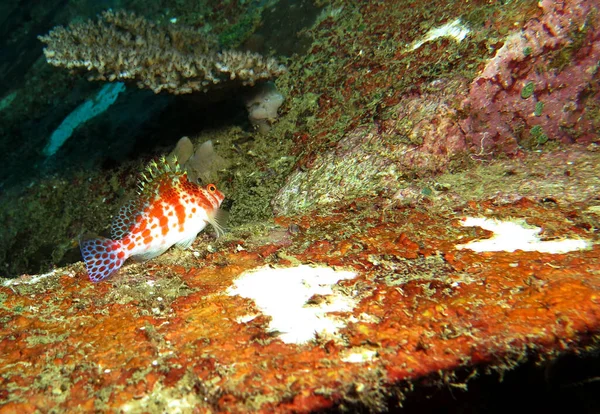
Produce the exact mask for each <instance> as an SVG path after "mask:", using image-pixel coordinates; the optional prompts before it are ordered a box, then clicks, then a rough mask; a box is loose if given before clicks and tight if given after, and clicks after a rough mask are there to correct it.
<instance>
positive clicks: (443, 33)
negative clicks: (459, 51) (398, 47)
mask: <svg viewBox="0 0 600 414" xmlns="http://www.w3.org/2000/svg"><path fill="white" fill-rule="evenodd" d="M469 33H470V30H469V28H468V27H466V26H465V25H464V24H463V23H462V22H461V21H460V19H456V20H454V21H452V22H450V23H446V24H445V25H443V26H440V27H435V28H433V29H431V30H429V31H428V32H427V33H426V34H425V37H424V38H423V39H421V40H419V41H416V42H413V43H412V45H411V46H410V49H412V50H417V49H418V48H420V47H421V46H422V45H423V44H424V43H427V42H431V41H432V40H435V39H439V38H440V37H449V38H451V39H454V40H456V41H457V42H462V41H463V40H464V39H465V37H467V35H468V34H469Z"/></svg>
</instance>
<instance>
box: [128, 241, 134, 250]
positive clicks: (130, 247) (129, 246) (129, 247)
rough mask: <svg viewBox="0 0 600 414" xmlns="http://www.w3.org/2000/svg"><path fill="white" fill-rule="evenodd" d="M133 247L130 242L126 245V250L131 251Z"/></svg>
mask: <svg viewBox="0 0 600 414" xmlns="http://www.w3.org/2000/svg"><path fill="white" fill-rule="evenodd" d="M134 247H135V243H134V242H131V243H129V244H128V245H127V250H133V248H134Z"/></svg>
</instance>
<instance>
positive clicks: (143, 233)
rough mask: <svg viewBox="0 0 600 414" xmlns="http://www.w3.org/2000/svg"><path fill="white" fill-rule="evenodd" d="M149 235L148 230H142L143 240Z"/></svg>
mask: <svg viewBox="0 0 600 414" xmlns="http://www.w3.org/2000/svg"><path fill="white" fill-rule="evenodd" d="M149 235H150V229H146V230H144V231H143V232H142V237H143V238H146V237H148V236H149Z"/></svg>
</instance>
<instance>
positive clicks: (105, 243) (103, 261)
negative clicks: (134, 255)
mask: <svg viewBox="0 0 600 414" xmlns="http://www.w3.org/2000/svg"><path fill="white" fill-rule="evenodd" d="M79 248H80V249H81V255H82V256H83V260H84V262H85V267H86V268H87V272H88V276H89V277H90V280H91V281H92V282H100V281H101V280H104V279H106V278H107V277H109V276H110V275H112V274H113V273H115V272H116V271H117V270H119V269H120V268H121V266H123V262H125V259H127V254H126V253H125V250H124V249H123V246H122V243H121V242H120V241H119V240H111V239H107V238H104V237H97V238H89V239H82V240H80V241H79Z"/></svg>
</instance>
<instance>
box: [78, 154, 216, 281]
mask: <svg viewBox="0 0 600 414" xmlns="http://www.w3.org/2000/svg"><path fill="white" fill-rule="evenodd" d="M223 198H224V195H223V193H221V192H220V191H219V190H218V189H217V187H216V186H215V185H214V184H208V185H205V186H201V185H199V184H196V183H194V182H191V181H189V180H188V177H187V173H185V172H184V171H183V169H182V168H181V167H180V166H179V164H178V163H177V161H176V160H174V161H173V162H169V161H167V160H166V159H165V158H161V159H160V160H159V161H158V162H156V161H153V162H152V163H150V165H149V166H148V168H147V171H146V172H144V173H142V177H141V178H140V181H139V190H138V193H137V197H135V198H133V199H131V200H130V201H129V202H128V203H126V204H124V205H123V207H121V209H120V210H119V213H118V214H117V215H116V216H115V217H114V219H113V223H112V226H111V235H110V238H104V237H93V238H90V237H84V238H82V239H81V240H80V242H79V246H80V249H81V255H82V256H83V260H84V261H85V266H86V268H87V272H88V276H89V277H90V279H91V280H92V281H93V282H99V281H101V280H103V279H106V278H107V277H109V276H110V275H112V274H114V273H115V272H116V271H117V270H119V268H120V267H121V266H122V265H123V263H124V262H125V260H127V259H128V258H129V257H131V258H133V259H135V260H138V261H144V260H149V259H152V258H154V257H156V256H159V255H161V254H162V253H164V252H165V251H166V250H167V249H168V248H169V247H171V246H173V245H176V246H177V247H180V248H183V249H185V248H187V247H189V246H190V245H191V244H192V243H193V242H194V240H195V239H196V236H197V235H198V233H199V232H200V231H202V229H204V227H206V225H207V224H211V225H212V226H213V227H214V229H215V231H216V233H217V236H220V235H221V234H223V229H222V227H221V226H220V225H219V223H218V222H217V219H216V215H217V211H218V209H219V206H220V205H221V203H222V202H223Z"/></svg>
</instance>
